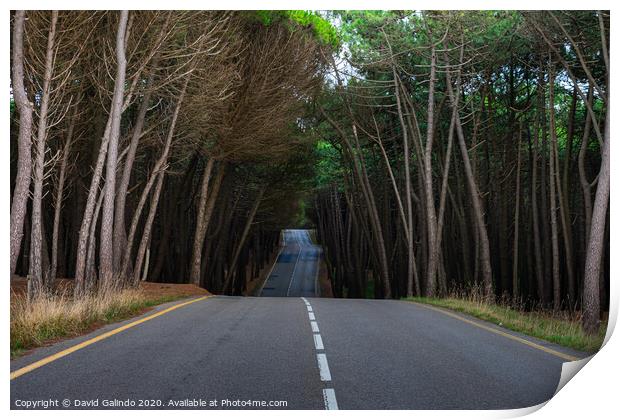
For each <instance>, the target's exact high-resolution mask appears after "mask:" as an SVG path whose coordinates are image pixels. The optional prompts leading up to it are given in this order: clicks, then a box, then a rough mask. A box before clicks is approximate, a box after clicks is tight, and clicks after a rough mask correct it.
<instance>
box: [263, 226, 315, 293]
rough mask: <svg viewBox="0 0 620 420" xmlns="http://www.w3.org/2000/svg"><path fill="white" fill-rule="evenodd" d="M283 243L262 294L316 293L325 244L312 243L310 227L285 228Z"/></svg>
mask: <svg viewBox="0 0 620 420" xmlns="http://www.w3.org/2000/svg"><path fill="white" fill-rule="evenodd" d="M282 242H283V247H282V250H281V252H280V254H279V255H278V258H277V260H276V264H275V266H274V267H273V270H272V271H271V273H270V275H269V277H268V278H267V281H266V282H265V284H264V285H263V288H262V290H261V293H260V296H265V297H275V296H279V297H285V296H288V297H301V296H305V297H314V296H317V295H318V292H317V289H318V286H317V275H318V268H319V266H318V261H319V258H320V255H321V247H320V246H317V245H315V244H313V243H312V241H311V240H310V235H309V234H308V231H307V230H300V229H288V230H285V231H284V232H283V241H282Z"/></svg>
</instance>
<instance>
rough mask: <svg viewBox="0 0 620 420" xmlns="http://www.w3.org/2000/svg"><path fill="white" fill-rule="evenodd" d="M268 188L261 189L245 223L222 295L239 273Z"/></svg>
mask: <svg viewBox="0 0 620 420" xmlns="http://www.w3.org/2000/svg"><path fill="white" fill-rule="evenodd" d="M265 190H266V187H261V189H260V191H259V192H258V195H257V196H256V198H255V199H254V205H253V206H252V210H250V213H249V214H248V218H247V220H246V222H245V227H244V228H243V233H242V234H241V238H239V242H238V243H237V247H236V248H235V253H234V255H233V258H232V261H231V263H230V267H229V269H228V273H227V274H226V281H225V282H224V286H222V293H226V291H227V290H228V288H229V287H230V282H231V280H232V277H233V275H234V274H235V272H236V271H237V270H236V269H237V261H238V260H239V255H240V254H241V250H242V249H243V245H244V244H245V240H246V238H247V237H248V233H249V232H250V228H251V227H252V222H253V221H254V217H256V212H257V211H258V208H259V207H260V203H261V201H262V199H263V195H264V194H265Z"/></svg>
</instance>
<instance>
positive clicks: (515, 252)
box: [512, 123, 523, 303]
mask: <svg viewBox="0 0 620 420" xmlns="http://www.w3.org/2000/svg"><path fill="white" fill-rule="evenodd" d="M522 132H523V125H522V124H521V123H519V134H518V136H517V138H518V140H517V186H516V188H515V190H516V191H515V218H514V238H513V243H512V299H513V301H514V302H515V303H516V302H517V298H518V296H519V210H520V208H519V207H520V200H521V134H522Z"/></svg>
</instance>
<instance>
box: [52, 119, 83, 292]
mask: <svg viewBox="0 0 620 420" xmlns="http://www.w3.org/2000/svg"><path fill="white" fill-rule="evenodd" d="M76 119H77V107H75V110H74V113H73V117H72V118H71V122H70V123H69V130H68V131H67V138H66V139H65V144H64V145H63V148H62V156H61V160H60V173H59V174H58V185H57V186H56V197H55V199H54V224H53V228H52V261H51V267H50V281H52V282H53V281H54V280H55V279H56V271H57V267H58V235H59V228H60V212H61V210H62V202H63V199H64V189H65V179H66V177H67V165H68V162H69V153H70V152H71V146H72V145H73V130H74V128H75V120H76Z"/></svg>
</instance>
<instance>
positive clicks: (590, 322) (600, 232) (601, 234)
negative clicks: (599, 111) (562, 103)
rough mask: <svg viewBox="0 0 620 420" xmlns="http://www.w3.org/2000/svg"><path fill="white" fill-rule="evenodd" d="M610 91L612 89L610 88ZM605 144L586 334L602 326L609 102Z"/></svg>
mask: <svg viewBox="0 0 620 420" xmlns="http://www.w3.org/2000/svg"><path fill="white" fill-rule="evenodd" d="M608 94H609V91H608ZM604 139H605V143H604V144H603V156H602V162H601V170H600V171H599V174H598V186H597V188H596V198H595V199H594V211H593V212H592V223H591V228H590V235H589V242H588V249H587V250H586V265H585V275H584V281H583V329H584V331H585V332H586V333H587V334H590V335H595V334H597V333H598V330H599V325H600V319H599V317H600V296H599V275H600V272H601V259H602V256H603V250H604V247H605V241H604V240H605V223H606V217H607V206H608V205H609V171H610V169H609V159H610V151H609V142H610V138H609V105H607V111H606V112H605V136H604Z"/></svg>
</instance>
